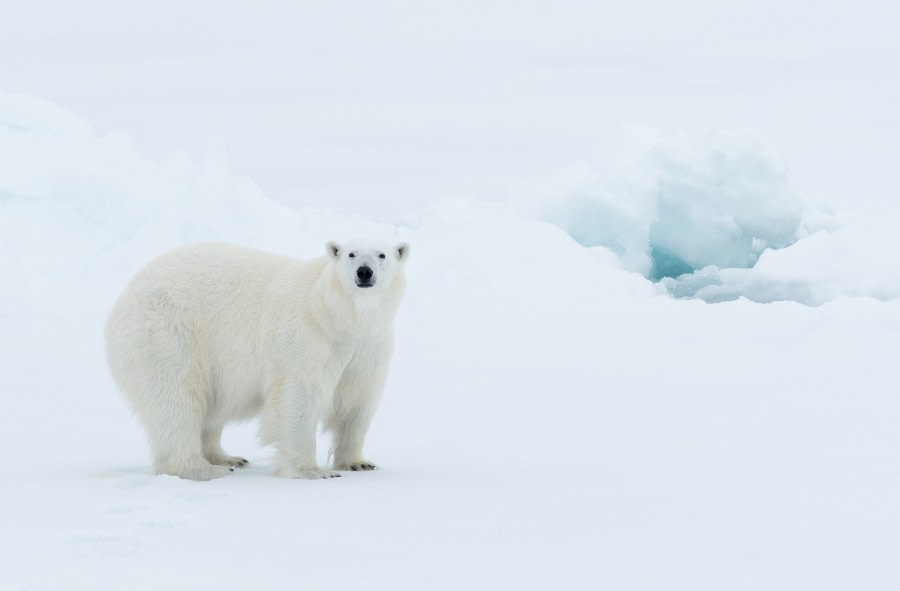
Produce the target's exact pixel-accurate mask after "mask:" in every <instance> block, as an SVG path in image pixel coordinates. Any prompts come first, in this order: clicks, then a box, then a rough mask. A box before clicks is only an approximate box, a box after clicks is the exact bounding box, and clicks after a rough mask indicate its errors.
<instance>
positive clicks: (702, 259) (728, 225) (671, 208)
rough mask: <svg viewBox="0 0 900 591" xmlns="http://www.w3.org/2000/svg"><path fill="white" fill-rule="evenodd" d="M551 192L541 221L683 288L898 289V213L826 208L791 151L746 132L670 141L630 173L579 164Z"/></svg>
mask: <svg viewBox="0 0 900 591" xmlns="http://www.w3.org/2000/svg"><path fill="white" fill-rule="evenodd" d="M543 191H544V194H545V203H546V204H545V205H544V206H543V208H542V211H540V213H539V216H540V217H541V218H542V219H546V220H548V221H551V222H553V223H555V224H557V225H559V226H560V227H562V228H563V229H565V230H566V231H567V232H568V233H569V234H570V235H571V236H572V237H573V238H574V239H575V240H577V241H578V242H579V243H580V244H583V245H585V246H591V247H602V248H605V249H608V250H609V251H611V252H612V253H614V254H615V255H616V257H617V258H618V259H619V261H620V262H621V264H622V266H623V267H624V268H625V269H628V270H631V271H635V272H638V273H641V274H642V275H644V276H645V277H647V278H649V279H651V280H653V281H658V282H660V283H661V284H662V285H664V286H665V287H666V288H667V289H668V291H669V293H670V294H671V295H673V296H675V297H679V298H699V299H702V300H705V301H707V302H721V301H728V300H733V299H737V298H739V297H746V298H748V299H751V300H754V301H758V302H772V301H777V300H794V301H798V302H802V303H805V304H810V305H817V304H821V303H823V302H825V301H829V300H832V299H834V298H836V297H840V296H842V295H847V296H871V297H875V298H878V299H891V298H895V297H898V296H900V289H898V287H897V285H898V282H900V272H898V271H897V270H896V269H895V266H892V265H890V262H889V261H888V260H886V258H887V257H885V256H883V253H885V252H887V248H886V247H887V244H885V241H886V240H887V237H888V236H890V233H891V230H890V228H891V226H893V224H894V222H896V221H897V220H892V221H890V222H885V223H883V224H880V225H881V227H880V228H878V229H877V232H873V231H874V230H875V228H872V227H871V224H869V226H868V227H865V226H862V225H860V224H861V222H859V221H858V220H853V219H849V220H845V219H842V218H846V216H839V215H834V214H826V213H823V210H822V209H821V207H820V206H819V205H816V204H812V203H810V202H809V200H808V199H805V198H804V197H803V196H802V195H801V194H799V193H798V191H797V190H796V189H795V188H794V187H793V186H792V184H791V182H790V179H789V176H788V168H787V165H786V163H785V162H784V160H783V158H781V157H779V156H778V155H777V153H776V152H775V151H774V149H772V148H771V147H769V146H766V145H765V144H764V143H763V142H762V141H760V140H759V139H758V138H756V137H754V136H753V135H752V134H749V133H746V132H742V133H728V132H717V133H714V134H710V135H707V136H704V137H682V138H677V139H670V140H664V141H661V142H659V143H657V145H655V146H654V147H652V148H650V149H648V150H646V152H645V153H644V154H643V155H642V156H640V157H639V158H636V164H634V163H632V164H631V165H630V167H629V168H628V169H627V170H619V171H617V172H615V173H612V174H609V173H607V176H603V175H601V174H600V173H597V172H595V171H591V170H586V171H585V170H582V171H581V172H580V173H578V174H574V175H569V176H568V177H564V178H561V179H558V180H557V181H556V185H555V187H553V186H551V187H545V188H544V190H543ZM886 213H887V214H888V215H889V216H891V213H890V212H886ZM875 217H876V219H877V218H878V216H875ZM893 217H896V216H893ZM889 219H890V217H889ZM845 224H848V225H845Z"/></svg>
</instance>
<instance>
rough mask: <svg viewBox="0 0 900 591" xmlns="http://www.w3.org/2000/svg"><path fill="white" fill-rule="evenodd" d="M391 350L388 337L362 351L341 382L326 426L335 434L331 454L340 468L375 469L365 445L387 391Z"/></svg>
mask: <svg viewBox="0 0 900 591" xmlns="http://www.w3.org/2000/svg"><path fill="white" fill-rule="evenodd" d="M392 350H393V343H392V341H391V340H388V341H387V342H384V343H380V345H379V346H376V347H372V348H369V349H367V350H363V351H360V352H359V353H357V354H356V355H355V356H354V357H353V359H352V360H351V361H350V363H349V364H348V365H347V368H346V369H345V370H344V375H343V376H342V377H341V380H340V382H339V383H338V386H337V389H336V391H335V398H334V404H333V405H332V413H331V416H329V417H328V421H327V422H326V427H327V429H328V430H329V431H331V432H332V433H333V434H334V444H333V447H332V456H333V458H334V460H333V461H334V467H335V468H336V469H337V470H353V471H359V470H362V471H368V470H374V469H375V468H376V466H375V464H374V463H372V462H370V461H368V460H366V459H365V457H364V455H363V445H364V444H365V441H366V434H367V433H368V432H369V426H370V425H371V424H372V417H374V415H375V411H376V409H377V408H378V402H379V401H380V400H381V394H382V392H383V391H384V385H385V382H386V381H387V373H388V365H389V363H390V359H391V353H392Z"/></svg>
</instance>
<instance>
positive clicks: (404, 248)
mask: <svg viewBox="0 0 900 591" xmlns="http://www.w3.org/2000/svg"><path fill="white" fill-rule="evenodd" d="M394 252H395V253H397V260H398V261H405V260H406V259H408V258H409V244H407V243H406V242H401V243H400V244H398V245H397V246H395V247H394Z"/></svg>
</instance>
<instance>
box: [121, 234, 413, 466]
mask: <svg viewBox="0 0 900 591" xmlns="http://www.w3.org/2000/svg"><path fill="white" fill-rule="evenodd" d="M408 255H409V246H408V245H407V244H405V243H401V244H397V245H390V244H386V243H382V242H373V241H353V242H349V243H347V244H345V245H343V246H341V245H339V244H336V243H334V242H329V243H328V244H327V245H326V256H323V257H319V258H315V259H309V260H298V259H292V258H288V257H284V256H279V255H273V254H268V253H264V252H259V251H255V250H251V249H248V248H243V247H238V246H233V245H228V244H221V243H200V244H195V245H192V246H187V247H183V248H180V249H176V250H174V251H172V252H169V253H167V254H164V255H162V256H160V257H159V258H157V259H155V260H153V261H151V262H150V263H148V264H147V265H146V266H145V267H144V268H143V269H142V270H140V271H139V272H138V273H137V275H136V276H135V277H134V279H132V281H131V283H130V284H129V285H128V287H127V288H126V289H125V291H124V293H123V294H122V295H121V297H120V298H119V300H118V302H117V303H116V305H115V307H114V308H113V310H112V313H111V314H110V317H109V321H108V323H107V326H106V345H107V356H108V360H109V366H110V370H111V373H112V375H113V377H114V378H115V380H116V382H117V383H118V385H119V387H120V388H121V389H122V391H123V392H124V393H125V395H126V396H127V398H128V399H129V400H130V402H131V403H132V404H133V406H134V408H135V410H136V412H137V415H138V417H139V418H140V420H141V422H142V423H143V425H144V427H145V429H146V431H147V435H148V438H149V441H150V447H151V449H152V452H153V455H154V462H155V469H156V471H157V473H160V474H173V475H176V476H180V477H182V478H190V479H193V480H209V479H211V478H218V477H220V476H224V475H226V474H228V472H229V471H230V470H233V469H234V467H237V466H243V465H245V464H246V463H247V461H246V460H244V459H243V458H239V457H235V456H229V455H228V454H226V453H225V452H224V451H223V450H222V447H221V444H220V439H221V434H222V428H223V427H224V425H225V424H226V423H228V422H229V421H235V420H242V419H247V418H250V417H254V416H257V415H259V416H260V417H261V421H260V435H261V438H262V440H263V441H264V442H266V443H272V444H274V445H275V446H276V449H277V451H278V463H279V467H278V474H279V475H282V476H288V477H296V478H328V477H332V476H336V475H338V474H337V472H335V471H334V470H331V469H324V468H321V467H319V466H318V465H317V464H316V429H317V427H318V424H319V422H320V421H323V422H324V425H325V427H326V429H328V430H329V431H331V432H332V433H333V437H334V444H333V449H332V454H333V455H332V457H333V466H332V467H333V468H335V469H336V470H371V469H373V468H374V467H375V466H374V464H372V463H371V462H369V461H367V460H366V459H364V458H363V455H362V453H363V442H364V440H365V436H366V432H367V431H368V429H369V424H370V422H371V420H372V415H373V414H374V412H375V408H376V406H377V404H378V401H379V398H380V397H381V392H382V390H383V389H384V384H385V379H386V377H387V372H388V364H389V362H390V358H391V354H392V351H393V346H394V344H393V339H394V337H393V321H394V316H395V313H396V311H397V308H398V306H399V304H400V301H401V299H402V297H403V292H404V289H405V285H406V278H405V275H404V264H405V262H406V259H407V257H408Z"/></svg>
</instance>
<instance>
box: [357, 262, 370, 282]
mask: <svg viewBox="0 0 900 591" xmlns="http://www.w3.org/2000/svg"><path fill="white" fill-rule="evenodd" d="M373 274H374V273H372V269H370V268H369V267H366V266H362V267H360V268H359V269H357V270H356V277H357V278H358V279H359V285H367V284H371V283H372V275H373Z"/></svg>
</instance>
